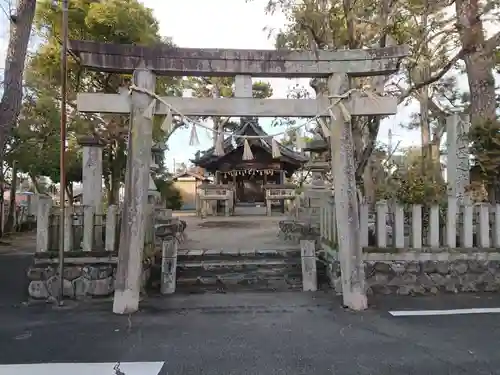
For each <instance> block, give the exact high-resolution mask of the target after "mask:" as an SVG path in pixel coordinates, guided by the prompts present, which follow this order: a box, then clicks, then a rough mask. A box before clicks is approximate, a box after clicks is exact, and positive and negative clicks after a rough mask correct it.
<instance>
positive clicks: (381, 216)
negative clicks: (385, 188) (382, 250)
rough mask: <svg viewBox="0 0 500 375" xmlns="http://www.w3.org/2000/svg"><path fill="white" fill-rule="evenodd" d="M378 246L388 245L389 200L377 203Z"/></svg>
mask: <svg viewBox="0 0 500 375" xmlns="http://www.w3.org/2000/svg"><path fill="white" fill-rule="evenodd" d="M376 206H377V208H376V210H377V219H376V225H377V247H387V202H386V201H380V202H377V203H376Z"/></svg>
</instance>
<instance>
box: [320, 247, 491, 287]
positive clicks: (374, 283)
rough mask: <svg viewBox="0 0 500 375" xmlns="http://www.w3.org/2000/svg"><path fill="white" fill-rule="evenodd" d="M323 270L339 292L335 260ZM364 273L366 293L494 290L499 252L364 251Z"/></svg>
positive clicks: (339, 283)
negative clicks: (376, 252)
mask: <svg viewBox="0 0 500 375" xmlns="http://www.w3.org/2000/svg"><path fill="white" fill-rule="evenodd" d="M391 258H392V259H391ZM398 258H399V259H398ZM419 258H420V259H419ZM433 258H434V259H433ZM326 272H327V276H328V279H329V282H330V285H331V287H332V288H333V289H334V290H335V291H336V292H337V293H338V294H341V293H342V288H341V280H340V264H339V262H338V260H335V259H333V261H332V262H330V264H329V265H328V266H327V270H326ZM365 274H366V286H367V294H368V295H371V294H398V295H432V294H438V293H460V292H498V291H500V252H498V253H496V252H495V253H493V252H485V253H469V254H456V253H439V254H425V253H423V254H418V253H417V254H415V253H413V254H409V255H407V254H365Z"/></svg>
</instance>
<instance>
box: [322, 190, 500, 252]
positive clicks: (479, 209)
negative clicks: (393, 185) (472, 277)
mask: <svg viewBox="0 0 500 375" xmlns="http://www.w3.org/2000/svg"><path fill="white" fill-rule="evenodd" d="M359 215H360V216H359V219H360V233H359V236H360V241H361V246H363V247H377V248H393V249H422V248H451V249H453V248H498V247H500V204H496V205H490V204H487V203H479V204H471V205H462V206H458V205H457V200H456V199H453V198H450V199H449V201H448V204H447V205H446V206H439V205H433V206H423V205H418V204H414V205H407V206H405V205H402V204H397V203H396V204H388V203H387V202H386V201H381V202H377V203H376V204H375V206H374V207H373V208H371V207H370V206H369V205H367V204H362V205H360V207H359ZM320 237H321V242H322V244H323V245H324V246H326V247H327V248H330V249H336V248H337V243H338V235H337V223H336V220H335V205H334V202H333V198H331V199H328V200H326V201H325V203H324V204H323V205H322V207H321V214H320Z"/></svg>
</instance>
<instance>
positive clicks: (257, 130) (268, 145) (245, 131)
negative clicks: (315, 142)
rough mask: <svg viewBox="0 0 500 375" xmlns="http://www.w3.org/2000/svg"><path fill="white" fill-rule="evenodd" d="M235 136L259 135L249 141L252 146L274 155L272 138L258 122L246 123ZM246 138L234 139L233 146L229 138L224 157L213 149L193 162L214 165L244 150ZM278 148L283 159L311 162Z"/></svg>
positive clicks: (281, 147) (225, 143)
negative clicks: (237, 150) (241, 149)
mask: <svg viewBox="0 0 500 375" xmlns="http://www.w3.org/2000/svg"><path fill="white" fill-rule="evenodd" d="M233 135H235V136H241V135H252V136H253V135H257V136H259V137H262V138H258V139H251V140H249V142H250V144H251V145H255V144H256V143H257V145H258V146H260V147H261V148H262V149H264V150H265V151H266V152H269V153H270V154H271V153H272V137H271V136H269V135H268V134H267V133H266V132H265V131H264V129H262V127H261V126H260V125H259V123H258V120H251V121H246V122H245V123H243V124H242V125H240V126H239V127H238V128H236V130H235V131H234V132H233ZM244 142H245V139H244V138H240V137H235V138H234V143H235V145H233V136H228V137H227V138H226V139H225V140H224V142H223V147H224V155H222V156H217V155H215V148H214V147H211V148H209V149H208V150H206V151H204V152H202V153H201V156H200V157H199V158H197V159H194V160H191V161H192V162H193V163H194V164H196V165H200V166H201V165H206V164H208V163H214V162H217V161H218V160H219V159H221V158H223V157H224V156H225V155H227V154H228V153H230V152H232V151H234V150H236V149H238V148H240V147H241V148H243V147H244ZM278 147H279V149H280V153H281V157H285V158H287V159H289V160H288V161H289V162H290V161H292V162H293V161H295V162H296V163H297V164H302V163H305V162H307V161H308V160H309V158H308V157H307V156H305V155H302V154H300V153H298V152H295V151H293V150H292V149H290V148H289V147H287V146H284V145H282V144H281V143H279V142H278Z"/></svg>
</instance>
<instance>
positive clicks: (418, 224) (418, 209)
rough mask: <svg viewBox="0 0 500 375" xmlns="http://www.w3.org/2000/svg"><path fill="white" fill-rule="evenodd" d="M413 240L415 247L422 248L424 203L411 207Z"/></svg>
mask: <svg viewBox="0 0 500 375" xmlns="http://www.w3.org/2000/svg"><path fill="white" fill-rule="evenodd" d="M411 242H412V247H413V248H414V249H421V248H422V205H421V204H414V205H412V207H411Z"/></svg>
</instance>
